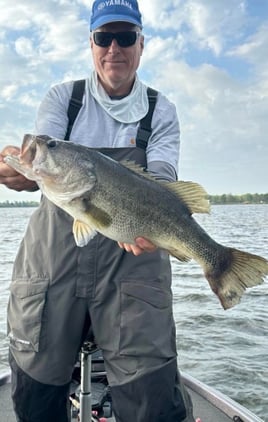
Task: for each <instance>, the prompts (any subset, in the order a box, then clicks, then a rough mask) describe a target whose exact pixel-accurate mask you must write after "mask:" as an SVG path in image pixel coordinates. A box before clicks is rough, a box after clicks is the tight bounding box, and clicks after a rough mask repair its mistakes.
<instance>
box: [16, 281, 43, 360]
mask: <svg viewBox="0 0 268 422" xmlns="http://www.w3.org/2000/svg"><path fill="white" fill-rule="evenodd" d="M48 283H49V280H47V279H35V280H34V281H30V280H27V281H26V280H21V279H17V280H15V281H13V282H12V283H11V285H10V298H9V304H8V336H9V339H10V345H11V347H13V348H15V349H16V350H34V351H35V352H38V351H39V349H40V346H39V340H40V333H41V323H42V317H43V312H44V306H45V299H46V292H47V288H48Z"/></svg>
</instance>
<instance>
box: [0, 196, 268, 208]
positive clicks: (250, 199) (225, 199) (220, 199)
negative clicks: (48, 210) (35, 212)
mask: <svg viewBox="0 0 268 422" xmlns="http://www.w3.org/2000/svg"><path fill="white" fill-rule="evenodd" d="M208 198H209V200H210V203H211V204H213V205H224V204H268V193H245V194H244V195H232V194H231V193H228V194H225V193H224V194H223V195H209V197H208ZM38 205H39V202H36V201H14V202H11V201H5V202H0V208H11V207H12V208H13V207H19V208H23V207H37V206H38Z"/></svg>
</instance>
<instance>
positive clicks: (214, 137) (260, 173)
mask: <svg viewBox="0 0 268 422" xmlns="http://www.w3.org/2000/svg"><path fill="white" fill-rule="evenodd" d="M91 4H92V0H89V1H88V0H76V1H75V0H61V1H54V0H46V1H45V2H41V3H40V2H36V0H25V1H24V2H19V3H18V2H17V1H16V0H9V1H7V0H0V7H1V15H0V27H1V30H0V64H1V73H0V108H1V114H0V119H1V122H0V123H1V125H0V149H1V145H2V146H3V145H4V144H6V143H13V142H15V143H16V144H19V143H20V140H21V139H22V136H23V134H24V133H26V132H29V131H31V128H32V126H33V120H34V116H35V113H36V108H37V106H38V104H39V102H40V100H41V99H42V97H43V95H44V94H45V92H46V91H47V89H48V88H49V86H50V85H51V84H54V83H57V82H59V81H62V80H68V79H78V78H80V77H85V76H86V75H87V74H88V72H89V69H90V67H91V66H92V60H91V57H90V49H89V45H88V36H89V27H88V21H89V9H90V7H91ZM140 7H141V10H142V12H143V22H144V26H145V28H144V33H145V52H144V55H143V57H142V63H141V68H140V74H141V76H142V77H144V79H145V80H146V82H147V83H148V84H149V85H152V86H154V87H155V88H157V89H159V90H161V91H162V92H164V93H165V94H166V95H168V97H169V98H170V99H171V100H172V101H174V102H175V104H176V107H177V110H178V113H179V117H180V123H181V129H182V151H181V175H182V176H183V177H186V178H191V179H194V180H197V181H199V182H202V183H203V184H204V185H205V187H207V189H208V190H209V191H211V192H213V191H216V192H217V191H218V192H226V191H227V190H228V191H239V189H241V191H243V192H244V191H250V190H251V191H252V190H254V191H257V190H259V191H261V190H262V191H264V190H267V188H266V185H265V186H264V180H267V173H266V179H265V174H264V171H265V170H264V168H265V169H266V166H264V164H263V163H264V160H265V159H266V160H267V153H268V151H267V142H266V141H265V138H264V135H263V134H265V133H267V131H268V127H267V124H268V123H267V121H268V120H267V118H266V115H267V108H268V103H267V95H268V94H267V93H268V74H267V73H268V64H267V61H268V57H267V54H266V50H267V42H268V23H267V22H265V21H264V20H262V17H259V19H257V18H256V16H255V17H254V20H253V19H252V18H251V16H249V15H248V10H247V7H246V2H245V1H239V2H237V1H236V0H225V1H224V2H223V1H222V2H221V1H215V0H198V1H197V0H167V1H165V2H163V1H162V0H152V1H150V2H149V1H147V0H140ZM191 60H192V61H191ZM193 63H194V64H193ZM237 63H238V64H239V66H240V68H241V73H243V74H242V75H241V76H243V77H240V75H239V71H238V70H237V71H236V72H234V69H236V64H237ZM229 65H231V66H229ZM232 66H233V68H232ZM238 69H239V67H238ZM244 69H245V70H246V72H245V71H244ZM249 157H250V158H249ZM237 163H239V166H238V165H237ZM236 169H238V170H236ZM249 169H250V171H249ZM234 175H236V176H235V177H234ZM251 179H252V180H251ZM254 186H256V189H255V188H254ZM1 194H2V191H1Z"/></svg>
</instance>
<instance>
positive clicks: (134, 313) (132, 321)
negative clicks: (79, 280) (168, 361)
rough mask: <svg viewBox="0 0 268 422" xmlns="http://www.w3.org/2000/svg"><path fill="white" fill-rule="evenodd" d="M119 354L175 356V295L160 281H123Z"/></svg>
mask: <svg viewBox="0 0 268 422" xmlns="http://www.w3.org/2000/svg"><path fill="white" fill-rule="evenodd" d="M120 353H121V354H122V355H132V356H133V355H139V356H153V357H164V358H170V357H173V356H176V339H175V324H174V320H173V314H172V296H171V293H170V292H169V291H165V290H164V289H162V288H161V287H159V286H157V281H155V282H154V281H145V282H144V283H142V282H136V281H133V282H131V281H127V282H122V284H121V326H120Z"/></svg>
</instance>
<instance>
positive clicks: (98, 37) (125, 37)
mask: <svg viewBox="0 0 268 422" xmlns="http://www.w3.org/2000/svg"><path fill="white" fill-rule="evenodd" d="M139 36H140V32H137V31H123V32H98V31H97V32H93V40H94V43H95V44H96V45H97V46H99V47H109V46H110V45H111V44H112V41H113V39H115V40H116V42H117V44H118V45H119V47H123V48H125V47H131V46H132V45H134V44H135V42H136V41H137V39H138V37H139Z"/></svg>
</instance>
